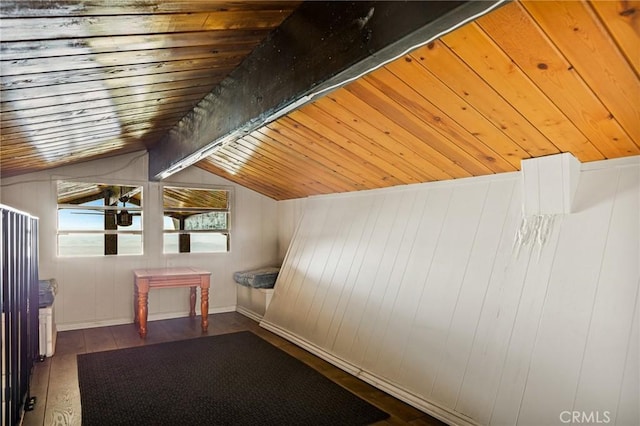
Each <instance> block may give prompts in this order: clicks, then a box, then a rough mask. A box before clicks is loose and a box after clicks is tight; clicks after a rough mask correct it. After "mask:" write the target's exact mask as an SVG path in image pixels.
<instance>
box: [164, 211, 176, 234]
mask: <svg viewBox="0 0 640 426" xmlns="http://www.w3.org/2000/svg"><path fill="white" fill-rule="evenodd" d="M163 229H164V230H165V231H176V230H178V229H180V221H179V220H178V219H174V218H172V217H169V216H166V215H165V217H164V226H163Z"/></svg>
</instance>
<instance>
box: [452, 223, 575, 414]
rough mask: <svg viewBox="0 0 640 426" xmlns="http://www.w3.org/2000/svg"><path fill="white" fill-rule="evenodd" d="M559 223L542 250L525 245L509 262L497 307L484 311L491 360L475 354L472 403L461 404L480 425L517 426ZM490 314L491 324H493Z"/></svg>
mask: <svg viewBox="0 0 640 426" xmlns="http://www.w3.org/2000/svg"><path fill="white" fill-rule="evenodd" d="M561 224H562V218H556V220H555V222H554V227H553V230H552V233H551V235H550V236H549V241H548V242H547V244H546V245H545V246H544V247H529V248H528V249H526V250H524V251H521V252H520V254H519V256H518V257H517V258H516V259H514V260H513V261H512V263H511V265H509V267H508V269H509V273H508V274H507V276H506V279H505V280H504V282H502V283H501V286H502V291H503V292H504V293H503V294H502V295H501V296H499V297H497V300H498V301H499V303H497V304H492V305H493V306H492V307H493V308H494V309H495V310H493V309H491V310H487V313H488V314H489V315H488V323H487V325H488V328H489V330H488V331H489V333H490V336H491V340H490V341H488V342H487V345H486V350H487V351H488V352H489V353H490V354H492V355H493V357H491V358H488V357H486V356H485V355H484V354H479V355H480V356H481V358H479V359H478V360H477V361H476V364H475V367H476V372H477V374H478V377H477V380H476V381H475V383H473V384H472V386H471V387H470V388H469V389H468V392H469V393H475V395H474V396H475V397H476V398H477V400H476V403H475V404H474V403H473V401H470V400H467V401H466V405H464V406H463V405H462V404H461V405H460V409H461V410H462V412H464V413H468V414H469V415H472V417H473V418H475V419H478V420H479V421H481V423H482V424H490V425H496V426H500V425H506V424H516V422H517V419H518V412H519V409H520V403H521V401H522V395H523V394H524V389H525V386H526V383H527V376H528V373H529V365H530V361H531V352H532V350H533V347H534V344H535V340H536V336H537V332H538V326H539V321H540V315H541V312H542V309H543V306H544V303H545V301H546V296H547V289H548V283H549V277H550V275H551V267H552V265H553V259H554V257H555V254H556V249H557V244H558V240H559V236H560V228H561ZM489 300H492V298H491V297H490V298H489ZM493 316H495V317H496V319H495V321H491V320H492V317H493ZM478 350H480V348H478ZM488 361H490V362H488ZM483 365H484V366H485V367H484V368H485V369H484V370H483ZM487 367H489V368H487ZM478 379H479V380H478ZM483 386H486V393H485V394H484V395H483V394H482V392H481V391H479V389H482V387H483ZM467 410H468V411H467Z"/></svg>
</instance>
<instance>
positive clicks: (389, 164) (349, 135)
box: [292, 102, 419, 184]
mask: <svg viewBox="0 0 640 426" xmlns="http://www.w3.org/2000/svg"><path fill="white" fill-rule="evenodd" d="M301 112H303V113H304V114H305V115H306V116H308V117H310V118H311V119H313V120H315V121H316V122H317V123H320V124H321V125H322V126H324V133H323V134H326V135H327V136H328V137H329V138H330V139H331V140H334V141H341V142H340V143H341V145H343V146H345V145H347V144H351V147H352V148H354V149H358V150H360V149H362V151H363V154H365V155H366V152H370V153H371V154H373V156H371V155H366V157H365V158H367V159H370V161H374V159H376V158H380V159H382V162H377V163H376V165H378V166H379V167H381V168H384V169H385V170H387V171H388V172H389V173H390V174H391V175H392V176H394V177H395V178H396V179H397V181H398V182H399V183H404V184H406V183H417V182H419V181H418V180H417V179H416V178H415V176H414V175H412V171H413V168H410V169H409V170H407V168H405V167H404V160H403V159H402V158H401V157H400V156H399V155H398V154H397V152H396V151H395V150H394V149H393V147H392V146H389V145H387V146H384V145H382V146H381V145H380V144H378V143H377V141H374V140H371V139H369V138H365V137H363V136H362V135H360V134H358V133H357V132H355V131H354V130H353V129H351V128H350V127H349V126H347V125H346V124H345V123H344V122H343V121H342V120H341V119H339V118H337V117H334V116H333V115H331V114H330V113H329V112H327V111H325V110H324V109H323V108H320V107H319V105H318V103H317V102H316V103H313V104H310V105H306V106H305V107H304V108H303V109H302V110H301ZM297 113H298V112H296V114H297ZM292 117H293V115H292ZM348 117H350V114H349V116H348ZM347 120H350V118H347ZM329 135H330V136H329ZM381 142H383V143H387V142H389V141H388V140H383V141H381Z"/></svg>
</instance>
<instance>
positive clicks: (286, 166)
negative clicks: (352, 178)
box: [212, 139, 329, 193]
mask: <svg viewBox="0 0 640 426" xmlns="http://www.w3.org/2000/svg"><path fill="white" fill-rule="evenodd" d="M252 141H255V140H245V139H241V140H237V141H235V142H234V143H232V144H229V145H227V146H226V147H224V148H223V149H221V150H219V151H218V152H216V153H215V154H214V155H213V156H212V160H213V161H215V162H216V164H218V166H219V167H220V166H222V164H227V161H228V162H229V164H228V166H227V167H226V169H227V170H229V171H230V172H232V173H234V174H235V175H243V176H245V177H250V178H251V179H254V180H256V181H266V182H269V183H271V184H273V185H276V186H280V187H283V188H289V189H295V190H297V191H299V193H305V192H308V191H311V192H314V193H316V192H317V191H328V190H329V188H328V187H326V186H319V184H318V183H317V182H316V181H315V180H309V177H308V176H305V177H302V176H301V170H300V168H296V167H295V165H294V164H292V163H286V162H285V163H283V162H281V161H278V160H277V159H274V158H273V157H272V156H271V154H270V153H269V152H263V151H262V150H260V149H257V148H254V147H253V146H251V144H252ZM247 147H248V148H247ZM252 150H253V151H252ZM256 151H257V152H256ZM323 193H324V192H323Z"/></svg>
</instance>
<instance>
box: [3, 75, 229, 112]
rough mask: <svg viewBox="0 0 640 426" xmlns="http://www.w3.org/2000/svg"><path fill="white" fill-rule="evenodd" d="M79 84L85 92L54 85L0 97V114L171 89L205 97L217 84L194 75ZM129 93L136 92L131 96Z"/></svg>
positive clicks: (157, 94) (159, 94)
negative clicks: (136, 84) (133, 84)
mask: <svg viewBox="0 0 640 426" xmlns="http://www.w3.org/2000/svg"><path fill="white" fill-rule="evenodd" d="M80 84H83V85H87V86H86V88H85V89H84V90H85V91H84V92H82V93H76V94H67V93H66V91H65V90H64V87H65V86H66V85H61V86H53V87H55V88H56V89H55V91H54V90H51V93H49V96H46V97H40V98H27V99H16V100H11V99H3V101H2V103H0V108H1V111H2V113H5V112H9V111H19V110H23V109H32V108H45V107H52V106H56V105H62V104H74V103H79V102H90V101H94V102H95V101H99V100H106V101H113V103H115V102H116V101H115V100H116V99H117V98H123V97H126V98H127V99H129V100H130V99H136V100H137V101H138V102H143V101H148V100H151V99H157V98H158V97H162V96H163V95H164V94H166V93H165V92H167V91H170V90H171V91H174V92H176V93H184V94H185V95H190V94H194V93H200V94H201V96H204V95H206V94H207V93H208V92H209V91H211V89H212V88H213V87H215V86H216V84H217V81H211V79H209V78H197V79H192V80H182V81H174V82H162V83H151V84H146V85H144V86H142V87H141V88H140V89H139V90H136V89H135V88H129V87H121V88H115V89H111V88H110V87H109V86H107V85H105V84H104V83H102V82H100V81H96V82H87V83H80ZM25 90H28V89H25ZM10 92H13V91H10ZM132 92H133V93H135V94H134V95H132V94H131V93H132ZM136 92H138V93H136ZM8 98H11V96H8ZM62 108H64V107H62Z"/></svg>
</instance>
